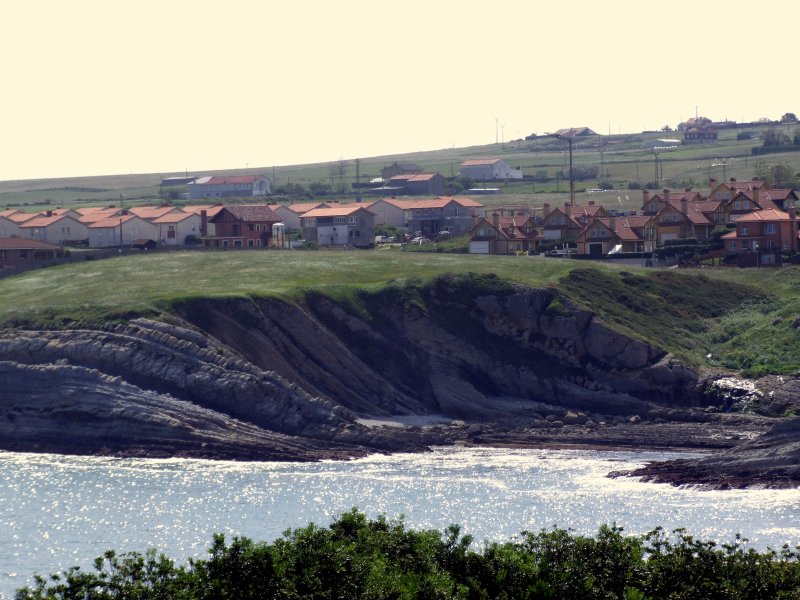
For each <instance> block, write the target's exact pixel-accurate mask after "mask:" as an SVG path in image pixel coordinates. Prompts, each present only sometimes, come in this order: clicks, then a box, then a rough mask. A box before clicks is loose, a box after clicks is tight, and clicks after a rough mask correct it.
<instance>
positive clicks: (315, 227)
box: [300, 204, 375, 246]
mask: <svg viewBox="0 0 800 600" xmlns="http://www.w3.org/2000/svg"><path fill="white" fill-rule="evenodd" d="M300 222H301V224H302V229H303V237H304V238H305V239H307V240H313V241H315V242H317V243H318V244H319V245H320V246H339V245H351V246H371V245H372V244H374V243H375V215H374V214H373V213H372V211H369V210H367V209H366V208H364V205H363V204H343V205H338V206H334V207H331V208H315V209H313V210H310V211H308V212H307V213H305V214H304V215H303V216H302V217H301V218H300Z"/></svg>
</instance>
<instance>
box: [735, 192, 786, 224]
mask: <svg viewBox="0 0 800 600" xmlns="http://www.w3.org/2000/svg"><path fill="white" fill-rule="evenodd" d="M732 195H733V197H732V198H731V199H730V200H728V201H726V202H723V203H722V210H723V212H724V214H725V217H726V220H725V222H726V223H728V224H729V225H732V224H734V223H735V222H736V221H737V220H739V219H740V218H741V217H742V216H743V215H747V214H750V213H751V212H753V211H757V210H764V209H774V210H780V211H784V212H786V207H788V206H789V204H791V203H796V202H797V193H796V192H795V191H794V190H790V189H772V188H769V187H764V188H754V189H752V190H740V191H738V192H735V193H733V194H732Z"/></svg>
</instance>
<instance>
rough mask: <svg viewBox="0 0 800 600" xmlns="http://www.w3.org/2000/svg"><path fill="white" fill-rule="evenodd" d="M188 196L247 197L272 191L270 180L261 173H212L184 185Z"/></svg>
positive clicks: (265, 194)
mask: <svg viewBox="0 0 800 600" xmlns="http://www.w3.org/2000/svg"><path fill="white" fill-rule="evenodd" d="M186 187H187V188H188V189H189V198H190V199H192V200H196V199H199V198H248V197H252V196H267V195H269V194H270V193H271V192H272V182H271V181H270V180H269V179H267V178H266V177H263V176H261V175H233V176H228V175H214V176H210V177H199V178H197V179H196V180H195V181H194V182H192V183H189V184H187V185H186Z"/></svg>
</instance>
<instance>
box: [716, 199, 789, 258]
mask: <svg viewBox="0 0 800 600" xmlns="http://www.w3.org/2000/svg"><path fill="white" fill-rule="evenodd" d="M797 236H798V227H797V211H796V209H795V207H790V208H789V211H788V212H784V211H781V210H776V209H774V208H765V209H762V210H757V211H753V212H751V213H749V214H746V215H744V216H742V217H740V218H738V219H737V220H736V231H732V232H730V233H728V234H726V235H724V236H722V239H723V241H724V243H725V249H726V250H727V251H728V252H736V253H737V254H739V255H745V254H753V255H756V256H757V257H758V259H757V260H758V261H759V262H760V263H761V264H771V263H774V262H777V260H778V255H779V254H780V253H782V252H785V253H789V252H796V251H797V248H798V238H797Z"/></svg>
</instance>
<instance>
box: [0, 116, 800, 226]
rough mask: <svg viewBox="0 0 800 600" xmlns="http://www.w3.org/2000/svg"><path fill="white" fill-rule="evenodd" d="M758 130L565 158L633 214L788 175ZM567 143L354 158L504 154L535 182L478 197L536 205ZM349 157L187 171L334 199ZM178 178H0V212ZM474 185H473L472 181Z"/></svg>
mask: <svg viewBox="0 0 800 600" xmlns="http://www.w3.org/2000/svg"><path fill="white" fill-rule="evenodd" d="M768 128H769V127H768V126H764V127H748V128H746V129H741V130H740V129H736V128H731V129H722V130H720V131H719V140H718V142H717V143H716V144H713V145H706V144H698V145H690V146H681V147H678V148H674V149H671V150H666V151H662V152H660V153H659V155H658V177H656V156H655V154H654V153H653V151H652V150H648V149H645V148H643V145H644V144H645V143H647V142H651V141H653V140H655V139H660V138H664V137H680V135H681V134H679V133H677V132H666V133H665V132H644V133H633V134H617V135H601V136H590V137H587V138H576V139H575V142H574V143H573V164H574V168H575V170H576V172H577V171H578V170H580V169H582V168H584V169H585V168H594V169H595V170H596V172H597V175H596V176H594V177H591V178H588V179H584V180H578V181H576V182H575V189H576V193H577V200H578V202H579V203H583V202H585V201H586V200H588V199H592V200H595V201H596V202H598V203H602V204H603V205H604V206H606V207H607V208H617V209H620V210H635V209H638V208H640V207H641V192H640V191H638V188H641V187H644V186H646V185H647V184H648V183H650V184H653V185H655V184H657V185H655V187H657V188H658V189H660V188H663V187H668V188H671V189H683V188H685V187H692V188H694V189H698V190H701V191H702V190H705V189H707V188H708V180H709V179H710V178H712V177H713V178H715V179H717V180H718V181H721V180H723V179H729V178H731V177H735V178H737V179H739V180H745V179H751V178H752V177H753V176H756V175H759V174H762V172H769V167H771V166H774V165H784V166H786V167H787V170H788V172H789V173H791V174H796V173H798V172H800V146H798V147H796V148H797V151H791V152H781V153H776V154H767V155H764V156H759V157H756V156H753V155H752V154H751V149H752V148H753V147H755V146H761V145H762V143H763V139H762V138H763V136H764V134H765V132H766V131H767V130H768ZM797 128H798V125H796V124H790V125H778V126H777V129H778V131H780V132H781V133H782V134H785V135H788V136H789V137H791V136H793V135H794V134H795V132H796V129H797ZM741 133H746V134H748V135H750V136H751V139H743V140H739V139H737V136H738V135H739V134H741ZM794 148H795V147H793V148H792V150H794ZM567 149H568V145H567V143H566V142H564V141H561V140H558V139H555V138H552V137H544V136H539V137H538V138H536V139H533V140H515V141H510V142H506V143H503V144H487V145H484V146H471V147H466V148H447V149H441V150H433V151H424V152H415V153H409V154H402V155H392V156H377V157H362V158H361V159H360V177H361V183H365V182H367V181H369V180H370V179H371V178H373V177H377V176H379V175H380V170H381V168H383V167H384V166H387V165H390V164H392V163H393V162H395V161H401V162H402V161H407V162H414V163H416V164H418V165H419V166H420V167H422V168H423V169H425V170H427V171H431V172H439V173H441V174H442V175H444V176H445V177H453V176H457V175H458V170H459V164H460V163H461V162H462V161H463V160H466V159H469V158H486V157H499V158H504V159H506V160H507V161H508V162H509V163H510V164H511V165H512V166H519V167H521V168H522V171H523V173H524V174H525V175H526V176H533V177H536V181H530V180H525V181H516V182H509V183H501V184H499V187H500V188H501V194H499V195H497V196H483V197H482V198H481V201H482V202H484V203H485V204H487V205H489V206H491V205H496V204H510V203H514V204H534V205H539V206H540V205H541V204H543V203H544V202H550V203H551V204H562V203H563V202H564V201H565V200H567V199H568V192H569V184H568V182H567V180H566V179H565V178H564V176H563V174H565V173H568V171H569V158H568V152H567ZM600 150H602V152H601V151H600ZM355 158H356V157H352V158H351V159H349V160H346V161H336V162H331V163H316V164H306V165H288V166H287V165H285V166H270V165H265V166H262V167H257V168H248V169H238V170H227V171H203V172H191V173H189V175H195V176H202V175H222V174H225V175H245V174H257V175H265V176H267V177H269V178H270V179H272V181H273V187H274V188H276V189H277V190H280V189H281V188H282V187H284V188H285V187H286V186H287V184H299V185H301V186H303V188H304V189H305V190H306V192H307V191H308V188H309V185H310V184H312V183H315V182H317V183H325V184H330V185H331V187H333V188H334V189H335V188H338V187H342V188H343V189H346V190H349V191H348V192H347V193H344V194H343V193H339V194H338V195H325V196H317V197H318V198H320V199H324V200H331V199H340V200H343V201H350V200H354V199H355V193H354V191H353V190H352V186H351V184H352V183H354V182H355V180H356V169H355V163H354V159H355ZM559 173H561V175H559ZM185 174H186V173H185V172H169V173H149V174H125V175H109V176H100V177H71V178H59V179H38V180H25V181H0V210H2V209H4V208H9V207H11V208H18V209H20V210H26V211H39V210H43V209H45V208H47V207H54V206H74V207H78V206H85V205H93V204H94V205H98V204H100V205H106V204H115V203H119V202H120V198H121V195H124V201H125V202H126V204H128V203H129V204H147V203H153V202H156V201H159V200H160V190H159V183H160V181H161V179H163V178H164V177H169V176H183V175H185ZM656 179H657V181H656ZM781 183H782V185H784V186H785V185H786V184H787V182H786V181H783V182H781ZM601 184H603V185H601ZM606 184H611V185H612V186H613V187H611V186H609V185H606ZM480 185H482V184H478V186H480ZM487 187H495V183H491V184H487ZM600 187H603V188H609V191H607V192H604V193H596V194H591V195H590V194H586V193H585V191H584V190H586V189H594V188H600ZM631 188H636V189H631ZM307 197H308V195H307V194H306V195H294V196H288V195H285V194H283V195H282V194H280V193H278V194H276V196H275V197H274V199H279V198H282V199H289V200H297V201H301V200H304V199H307Z"/></svg>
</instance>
